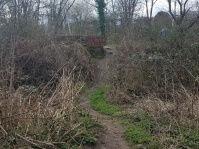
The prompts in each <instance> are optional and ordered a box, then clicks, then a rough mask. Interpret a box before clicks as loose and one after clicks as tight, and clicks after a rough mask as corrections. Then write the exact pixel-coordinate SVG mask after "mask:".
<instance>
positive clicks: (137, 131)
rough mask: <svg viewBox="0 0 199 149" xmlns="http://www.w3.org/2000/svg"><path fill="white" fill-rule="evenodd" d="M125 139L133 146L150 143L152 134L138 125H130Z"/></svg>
mask: <svg viewBox="0 0 199 149" xmlns="http://www.w3.org/2000/svg"><path fill="white" fill-rule="evenodd" d="M125 138H126V140H127V141H128V142H129V143H130V144H131V145H133V144H135V143H139V144H140V143H141V144H142V143H148V142H150V141H151V134H150V133H149V132H148V131H147V130H146V129H144V128H142V127H140V126H138V125H133V124H132V125H129V126H128V127H127V128H126V131H125Z"/></svg>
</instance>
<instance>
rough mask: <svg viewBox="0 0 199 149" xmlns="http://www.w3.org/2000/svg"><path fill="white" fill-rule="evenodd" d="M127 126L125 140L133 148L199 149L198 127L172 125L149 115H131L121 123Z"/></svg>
mask: <svg viewBox="0 0 199 149" xmlns="http://www.w3.org/2000/svg"><path fill="white" fill-rule="evenodd" d="M121 124H122V125H124V126H126V129H125V134H124V136H125V138H126V140H127V141H128V143H129V144H130V145H131V146H132V148H140V147H141V148H147V149H159V148H163V149H166V148H169V147H170V146H172V145H173V146H175V145H176V144H178V145H177V147H176V148H177V149H182V148H193V149H199V131H198V130H197V128H196V127H191V126H182V125H180V124H179V125H178V126H177V125H174V124H172V125H170V126H169V124H168V123H167V121H165V120H164V119H162V118H158V119H156V120H155V119H154V118H153V117H150V116H149V115H147V114H140V115H129V116H128V117H126V118H125V119H123V120H122V121H121Z"/></svg>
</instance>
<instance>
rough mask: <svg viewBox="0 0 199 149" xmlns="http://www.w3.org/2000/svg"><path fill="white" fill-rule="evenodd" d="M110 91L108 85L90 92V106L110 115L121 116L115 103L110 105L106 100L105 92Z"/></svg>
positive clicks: (119, 109)
mask: <svg viewBox="0 0 199 149" xmlns="http://www.w3.org/2000/svg"><path fill="white" fill-rule="evenodd" d="M109 91H110V87H102V88H99V89H98V90H97V91H95V92H94V93H92V94H91V97H90V101H91V106H92V107H93V109H95V110H96V111H98V112H100V113H102V114H106V115H111V116H115V117H117V116H121V112H120V111H121V108H120V107H119V106H116V105H110V103H109V102H108V101H106V100H105V99H106V93H107V92H109Z"/></svg>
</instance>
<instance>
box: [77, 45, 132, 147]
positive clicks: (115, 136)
mask: <svg viewBox="0 0 199 149" xmlns="http://www.w3.org/2000/svg"><path fill="white" fill-rule="evenodd" d="M105 50H106V56H105V57H104V58H103V59H102V60H97V65H98V68H97V71H98V72H97V76H96V79H95V80H96V82H95V85H94V86H93V87H92V88H91V89H90V90H89V91H88V92H87V93H91V92H92V91H94V90H96V89H97V88H99V87H100V86H103V85H106V84H107V83H108V79H107V78H108V77H107V75H108V68H107V63H108V61H109V60H111V59H112V58H113V57H114V53H115V52H114V49H111V48H105ZM80 103H81V105H82V106H83V107H84V108H85V109H86V110H87V111H88V112H89V114H90V115H92V116H93V118H95V119H96V120H97V121H99V122H100V123H101V125H102V126H104V128H105V132H104V133H103V134H102V135H101V137H100V138H98V143H97V144H96V146H93V147H87V148H86V149H130V148H129V146H128V143H127V142H126V141H125V139H124V138H123V134H124V128H123V127H122V126H121V125H120V124H119V122H117V121H115V120H113V119H112V117H110V116H107V115H103V114H100V113H98V112H97V111H95V110H93V109H92V108H91V106H90V103H89V100H88V99H87V97H86V96H82V97H81V98H80Z"/></svg>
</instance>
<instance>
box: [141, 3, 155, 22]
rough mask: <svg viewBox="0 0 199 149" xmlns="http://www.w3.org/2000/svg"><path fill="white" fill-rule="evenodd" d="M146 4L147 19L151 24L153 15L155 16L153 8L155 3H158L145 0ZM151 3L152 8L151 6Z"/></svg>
mask: <svg viewBox="0 0 199 149" xmlns="http://www.w3.org/2000/svg"><path fill="white" fill-rule="evenodd" d="M144 2H145V7H146V14H147V18H148V19H149V21H150V22H151V20H152V15H153V8H154V5H155V3H156V2H157V0H150V1H149V0H144ZM149 3H150V6H149Z"/></svg>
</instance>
